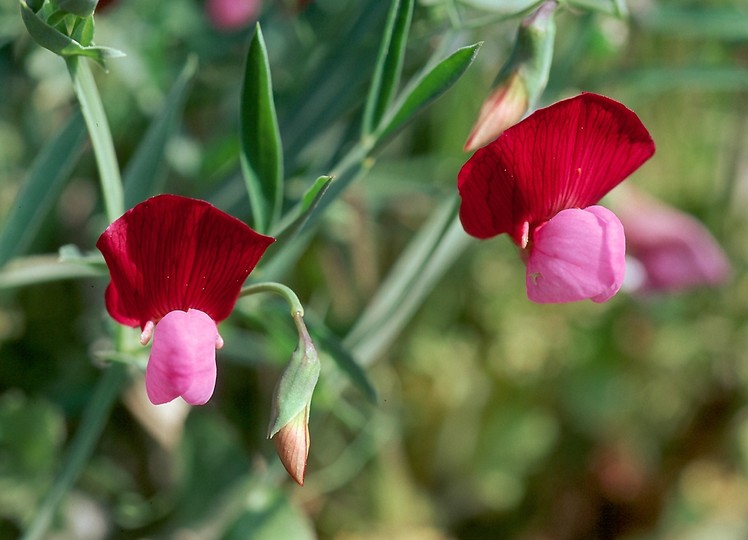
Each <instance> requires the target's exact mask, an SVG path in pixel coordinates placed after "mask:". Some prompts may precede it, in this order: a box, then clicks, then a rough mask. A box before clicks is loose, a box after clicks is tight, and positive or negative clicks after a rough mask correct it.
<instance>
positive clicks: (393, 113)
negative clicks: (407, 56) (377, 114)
mask: <svg viewBox="0 0 748 540" xmlns="http://www.w3.org/2000/svg"><path fill="white" fill-rule="evenodd" d="M482 44H483V43H482V42H480V43H475V44H474V45H468V46H467V47H461V48H459V49H457V50H456V51H455V52H453V53H452V54H451V55H449V56H448V57H447V58H445V59H444V60H442V61H441V62H439V63H438V64H436V65H435V66H434V67H433V68H431V69H430V70H428V71H427V72H426V73H425V74H423V75H422V76H421V77H419V78H418V79H417V80H416V81H414V82H413V83H412V84H410V85H409V87H408V88H406V89H405V90H404V91H403V93H402V97H401V98H400V99H398V101H397V102H396V103H395V104H394V105H393V107H392V109H390V113H389V114H387V115H386V116H385V117H384V118H383V119H382V122H381V124H380V126H379V128H377V130H376V132H375V133H374V137H375V138H376V140H377V142H379V141H381V140H382V139H384V138H385V137H387V136H389V135H392V134H393V133H394V132H395V131H397V130H398V129H400V128H401V127H403V126H404V125H405V124H406V123H407V122H409V121H410V120H412V119H413V118H414V117H415V115H416V114H418V112H420V111H421V110H422V109H423V108H424V107H426V106H427V105H429V104H430V103H431V102H433V101H434V100H435V99H436V98H438V97H439V96H441V95H442V94H443V93H444V92H446V91H447V89H448V88H449V87H450V86H452V85H453V84H454V83H455V82H456V81H457V80H458V79H459V78H460V77H461V76H462V74H463V73H465V70H467V68H468V67H470V64H472V63H473V60H475V56H476V55H477V54H478V50H479V49H480V47H481V45H482Z"/></svg>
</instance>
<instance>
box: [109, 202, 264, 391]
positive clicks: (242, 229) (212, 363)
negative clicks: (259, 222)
mask: <svg viewBox="0 0 748 540" xmlns="http://www.w3.org/2000/svg"><path fill="white" fill-rule="evenodd" d="M274 241H275V240H274V239H273V238H271V237H269V236H264V235H262V234H259V233H257V232H255V231H253V230H252V229H250V228H249V227H248V226H247V225H246V224H244V223H243V222H242V221H240V220H238V219H236V218H234V217H232V216H230V215H228V214H226V213H224V212H222V211H220V210H218V209H217V208H215V207H214V206H212V205H210V204H208V203H207V202H204V201H200V200H196V199H189V198H186V197H179V196H176V195H160V196H157V197H153V198H151V199H148V200H147V201H145V202H142V203H140V204H138V205H137V206H135V207H134V208H132V209H131V210H129V211H127V212H126V213H125V214H124V215H123V216H122V217H120V218H119V219H117V220H116V221H115V222H113V223H112V224H111V225H109V227H108V228H107V229H106V230H105V231H104V232H103V233H102V235H101V236H100V237H99V240H98V242H97V243H96V247H98V248H99V250H100V251H101V252H102V254H103V255H104V260H105V261H106V264H107V266H108V267H109V273H110V275H111V283H110V284H109V286H108V287H107V290H106V307H107V311H108V312H109V314H110V315H111V316H112V318H114V320H116V321H117V322H119V323H121V324H123V325H126V326H133V327H137V326H139V327H140V328H141V330H142V334H141V338H140V341H141V343H142V344H143V345H146V344H147V343H148V342H149V341H150V340H151V338H152V339H153V345H152V348H151V354H150V358H149V359H148V365H147V367H146V375H145V383H146V391H147V393H148V398H149V399H150V400H151V402H153V403H154V404H160V403H166V402H168V401H171V400H173V399H175V398H176V397H179V396H181V397H182V398H183V399H184V400H185V401H187V402H188V403H190V404H192V405H202V404H204V403H205V402H207V401H208V400H209V399H210V397H211V396H212V395H213V390H214V388H215V383H216V352H215V351H216V349H217V348H220V347H221V346H222V345H223V339H222V338H221V336H220V334H219V333H218V327H217V323H219V322H221V321H222V320H224V319H226V318H227V317H228V316H229V314H230V313H231V311H232V310H233V308H234V304H235V303H236V300H237V298H238V297H239V292H240V290H241V287H242V285H243V284H244V281H245V280H246V278H247V276H248V275H249V273H250V272H251V271H252V269H253V268H254V267H255V265H256V264H257V262H258V261H259V260H260V257H262V255H263V253H264V252H265V250H266V249H267V247H268V246H269V245H270V244H272V243H273V242H274Z"/></svg>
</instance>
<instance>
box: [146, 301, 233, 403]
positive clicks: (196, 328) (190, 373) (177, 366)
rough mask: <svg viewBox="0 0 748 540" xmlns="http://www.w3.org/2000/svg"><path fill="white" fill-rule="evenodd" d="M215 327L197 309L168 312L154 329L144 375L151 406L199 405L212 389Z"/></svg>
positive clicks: (213, 381)
mask: <svg viewBox="0 0 748 540" xmlns="http://www.w3.org/2000/svg"><path fill="white" fill-rule="evenodd" d="M218 337H219V336H218V329H217V328H216V323H215V322H214V321H213V319H211V318H210V317H209V316H208V315H206V314H205V313H203V312H202V311H199V310H197V309H190V310H189V311H179V310H177V311H171V312H169V313H168V314H167V315H166V316H165V317H164V318H163V319H161V320H160V321H159V323H158V324H157V325H156V329H155V332H154V335H153V346H152V348H151V357H150V358H149V359H148V366H147V367H146V371H145V388H146V391H147V393H148V399H150V400H151V402H152V403H153V404H155V405H159V404H161V403H166V402H169V401H171V400H173V399H174V398H176V397H179V396H182V398H183V399H184V400H185V401H186V402H188V403H190V404H192V405H203V404H204V403H206V402H207V401H208V400H209V399H210V396H212V395H213V390H214V388H215V385H216V340H217V339H218Z"/></svg>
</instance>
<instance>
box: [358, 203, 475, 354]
mask: <svg viewBox="0 0 748 540" xmlns="http://www.w3.org/2000/svg"><path fill="white" fill-rule="evenodd" d="M457 208H458V199H457V196H456V195H455V196H454V197H452V198H450V199H449V200H448V201H445V204H443V205H442V206H440V207H439V208H437V209H436V211H435V212H434V214H433V216H432V217H431V218H430V219H429V221H428V222H427V223H426V224H425V225H424V226H423V227H422V228H421V230H420V231H419V233H418V234H417V235H416V236H415V237H414V238H413V240H412V241H411V242H410V244H409V245H408V247H407V248H406V250H405V251H403V253H402V254H401V255H400V257H399V258H398V261H397V263H396V264H395V265H394V266H393V267H392V269H391V270H390V273H389V275H388V276H387V278H386V279H385V281H384V282H383V283H382V285H381V286H380V287H379V289H378V290H377V294H376V296H375V297H374V298H373V299H372V300H371V302H370V303H369V305H368V306H367V308H366V310H365V311H364V313H363V314H362V315H361V317H360V318H359V320H358V321H356V324H355V326H354V327H353V328H352V329H351V331H350V332H349V334H348V335H347V336H346V337H345V339H344V340H343V345H344V347H345V348H346V349H347V350H349V351H351V353H352V354H353V356H354V357H355V358H356V359H357V360H358V362H359V364H360V365H363V366H366V365H368V364H370V363H371V362H372V361H374V360H375V359H376V357H377V356H378V355H379V354H381V353H382V352H383V351H384V350H385V349H386V348H387V347H388V346H389V345H390V344H391V343H392V342H393V341H394V340H395V338H396V337H397V336H398V335H399V333H400V332H401V331H402V329H403V328H404V327H405V324H406V323H407V321H408V320H409V319H410V317H412V315H413V314H414V313H415V311H416V310H417V309H418V308H419V307H420V306H421V305H423V300H424V298H425V297H426V296H427V295H428V294H429V292H431V290H432V289H433V287H434V285H435V284H436V282H437V280H438V279H439V278H440V277H441V276H442V275H443V274H444V272H445V271H446V270H447V269H448V268H449V267H450V266H451V265H452V264H453V263H454V262H455V261H456V260H457V259H458V257H459V256H460V254H461V253H462V251H463V250H464V249H465V248H466V247H467V245H468V242H470V237H469V236H468V235H467V234H465V232H464V231H463V229H462V226H461V224H460V222H459V220H458V219H457Z"/></svg>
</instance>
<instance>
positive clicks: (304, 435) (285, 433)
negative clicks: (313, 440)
mask: <svg viewBox="0 0 748 540" xmlns="http://www.w3.org/2000/svg"><path fill="white" fill-rule="evenodd" d="M308 410H309V409H308V408H306V409H304V410H303V411H301V412H300V413H299V414H298V415H296V416H295V417H294V419H293V420H291V421H290V422H289V423H288V424H286V425H285V426H283V427H282V428H281V429H280V431H278V433H276V434H275V435H274V436H273V443H274V444H275V451H276V452H277V453H278V457H279V458H280V460H281V463H283V466H284V467H285V468H286V471H288V474H289V475H290V476H291V478H293V479H294V480H295V481H296V483H297V484H299V485H300V486H303V485H304V474H305V473H306V462H307V458H308V456H309V443H310V440H309V424H308Z"/></svg>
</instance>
